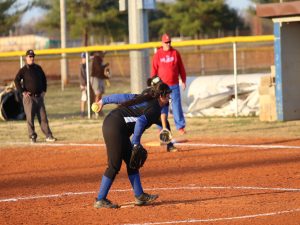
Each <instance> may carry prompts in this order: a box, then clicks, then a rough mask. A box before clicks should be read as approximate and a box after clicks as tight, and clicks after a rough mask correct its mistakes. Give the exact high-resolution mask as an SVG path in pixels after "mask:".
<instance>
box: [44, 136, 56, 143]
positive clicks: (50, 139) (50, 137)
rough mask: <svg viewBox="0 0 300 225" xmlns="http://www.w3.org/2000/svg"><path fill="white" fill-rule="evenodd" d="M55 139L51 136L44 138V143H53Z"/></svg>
mask: <svg viewBox="0 0 300 225" xmlns="http://www.w3.org/2000/svg"><path fill="white" fill-rule="evenodd" d="M56 140H57V139H56V138H54V137H53V136H49V137H47V138H46V142H55V141H56Z"/></svg>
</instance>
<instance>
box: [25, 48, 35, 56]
mask: <svg viewBox="0 0 300 225" xmlns="http://www.w3.org/2000/svg"><path fill="white" fill-rule="evenodd" d="M28 55H29V56H35V54H34V51H33V50H32V49H29V50H27V52H26V56H28Z"/></svg>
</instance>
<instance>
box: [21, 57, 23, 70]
mask: <svg viewBox="0 0 300 225" xmlns="http://www.w3.org/2000/svg"><path fill="white" fill-rule="evenodd" d="M22 67H23V57H22V56H20V68H22Z"/></svg>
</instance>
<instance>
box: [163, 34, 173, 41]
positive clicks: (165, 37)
mask: <svg viewBox="0 0 300 225" xmlns="http://www.w3.org/2000/svg"><path fill="white" fill-rule="evenodd" d="M161 41H162V42H164V43H166V42H170V41H171V37H170V36H169V35H168V34H164V35H163V36H162V37H161Z"/></svg>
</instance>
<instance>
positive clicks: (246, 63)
mask: <svg viewBox="0 0 300 225" xmlns="http://www.w3.org/2000/svg"><path fill="white" fill-rule="evenodd" d="M160 45H161V43H160V42H149V43H142V44H122V45H109V46H88V47H78V48H66V49H44V50H35V52H36V54H37V55H38V57H37V59H36V62H37V63H38V64H41V65H42V67H43V69H44V70H45V72H46V74H47V77H50V78H53V79H56V78H60V60H61V54H63V53H65V54H66V56H67V62H68V68H69V73H68V76H69V79H70V80H76V79H77V78H78V73H79V62H80V53H81V52H86V53H87V54H86V55H87V60H89V57H88V55H89V53H91V52H94V51H107V52H108V54H107V55H106V57H105V61H106V62H109V63H110V69H111V74H112V75H113V76H121V77H127V76H128V77H129V76H130V66H129V65H130V64H129V63H130V60H129V52H130V51H132V50H135V51H136V50H141V51H142V50H144V49H149V56H150V57H149V58H150V59H151V57H152V54H153V53H154V49H155V48H157V47H159V46H160ZM172 46H173V47H175V48H176V49H178V50H179V51H180V53H181V55H182V58H183V61H184V64H185V67H186V70H187V74H188V75H189V76H204V75H220V74H222V75H229V76H232V77H233V79H234V80H235V81H237V77H238V74H244V73H252V72H256V73H257V72H265V73H267V72H268V71H269V69H270V66H271V65H272V64H273V62H274V50H273V48H274V37H273V36H251V37H250V36H249V37H247V36H246V37H227V38H218V39H207V40H186V41H176V40H175V39H173V43H172ZM23 56H24V52H23V51H15V52H2V53H0V67H1V68H3V69H1V70H0V80H5V81H11V80H12V79H14V76H15V74H16V72H17V71H18V69H19V67H20V66H22V65H23ZM88 72H89V71H88ZM62 85H63V84H62ZM62 89H63V88H62ZM235 90H237V82H236V87H235ZM236 95H237V93H236ZM88 102H90V101H88ZM237 107H238V106H237ZM89 109H90V107H88V110H89ZM88 114H89V117H90V111H89V112H88ZM236 116H238V114H237V113H236Z"/></svg>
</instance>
